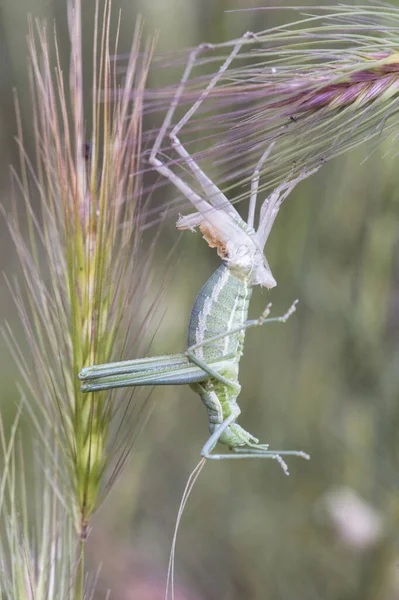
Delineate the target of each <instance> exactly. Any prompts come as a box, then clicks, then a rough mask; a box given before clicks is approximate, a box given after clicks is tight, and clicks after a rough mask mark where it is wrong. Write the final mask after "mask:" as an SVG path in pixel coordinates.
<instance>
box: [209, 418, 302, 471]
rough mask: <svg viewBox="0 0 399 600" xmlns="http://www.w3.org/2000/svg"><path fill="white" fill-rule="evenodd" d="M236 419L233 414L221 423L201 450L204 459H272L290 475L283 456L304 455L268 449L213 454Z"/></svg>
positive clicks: (245, 449) (238, 449) (236, 450)
mask: <svg viewBox="0 0 399 600" xmlns="http://www.w3.org/2000/svg"><path fill="white" fill-rule="evenodd" d="M236 419H237V414H235V413H232V414H231V415H229V416H228V417H227V419H225V420H224V421H223V423H221V424H220V425H219V426H218V427H217V428H216V429H215V431H214V432H213V433H212V435H211V436H210V437H209V439H208V440H207V442H206V443H205V444H204V446H203V448H202V450H201V456H203V457H204V458H206V459H209V460H230V459H238V458H240V459H241V458H271V459H273V460H276V461H277V462H278V463H279V465H280V466H281V467H282V469H283V471H284V473H285V474H286V475H289V471H288V467H287V464H286V463H285V461H284V460H283V459H282V458H281V454H295V455H297V454H299V455H300V456H303V455H304V453H300V452H295V451H292V452H291V451H284V452H276V451H275V450H267V449H266V448H264V449H259V450H258V451H256V450H255V448H232V450H233V452H231V453H223V454H214V453H213V450H214V448H215V446H216V444H217V442H218V440H219V438H220V437H221V436H222V434H223V432H224V431H226V429H227V428H228V427H229V426H230V425H231V424H232V423H234V421H235V420H236ZM306 457H307V455H306ZM307 458H309V457H307Z"/></svg>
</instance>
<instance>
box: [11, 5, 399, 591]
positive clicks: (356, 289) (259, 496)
mask: <svg viewBox="0 0 399 600" xmlns="http://www.w3.org/2000/svg"><path fill="white" fill-rule="evenodd" d="M94 4H95V3H94V1H92V0H86V1H85V2H84V15H83V26H84V31H85V32H86V31H87V34H84V37H85V43H86V41H87V48H88V51H89V49H90V47H91V42H92V40H91V35H92V21H93V11H94ZM249 5H251V6H256V5H258V6H261V5H262V2H260V1H258V3H256V2H255V1H254V2H251V3H249V2H246V0H234V2H233V1H231V0H230V1H228V0H124V1H122V0H115V1H114V17H115V19H116V15H117V10H116V9H119V8H121V9H122V15H123V19H122V38H121V48H122V49H123V48H124V49H128V47H129V45H130V42H131V35H132V32H133V29H134V21H135V17H136V15H137V14H138V13H142V14H143V16H144V19H145V23H146V29H147V31H148V32H149V33H151V32H154V31H159V42H158V46H157V51H158V52H161V53H162V51H163V50H168V51H174V50H177V49H179V48H182V47H185V46H189V45H195V44H197V43H199V42H202V41H210V42H216V41H223V40H226V39H229V38H231V37H234V36H236V35H239V34H240V33H243V32H245V31H247V30H252V31H256V30H259V29H264V28H266V27H268V26H270V25H272V24H274V23H276V22H280V23H281V22H287V21H288V20H289V19H291V18H292V19H294V15H292V14H291V13H289V12H284V11H281V12H276V13H274V12H273V14H270V13H265V12H263V13H262V12H248V13H239V14H235V15H234V14H226V13H225V10H227V9H230V8H237V7H240V6H241V7H247V6H249ZM28 14H32V15H33V16H35V17H44V18H46V19H48V21H49V22H50V23H51V22H52V21H53V20H55V22H56V24H57V28H58V32H59V40H60V44H61V48H62V51H63V52H64V53H65V56H66V55H67V54H66V53H67V40H68V38H67V29H66V11H65V0H53V1H51V2H49V3H45V2H43V1H36V2H34V1H27V0H26V1H24V0H18V1H17V2H16V1H15V0H2V1H1V3H0V57H1V60H0V102H1V108H0V157H1V160H0V190H1V201H2V202H3V203H4V204H5V205H6V206H7V205H8V203H9V197H10V178H9V164H10V163H11V164H16V163H17V148H16V145H15V142H14V135H15V132H16V125H15V119H14V109H13V95H12V90H13V88H14V87H16V88H17V89H18V93H19V95H20V98H21V100H22V111H23V119H24V122H25V125H26V126H27V127H28V131H29V115H30V112H29V109H30V107H29V97H28V83H27V82H28V80H27V68H26V64H27V60H26V58H27V46H26V33H27V15H28ZM26 139H27V144H28V147H29V134H28V135H27V138H26ZM369 150H370V149H369V148H367V147H366V146H364V147H362V148H360V149H359V150H357V151H356V152H352V153H351V154H348V155H345V156H343V157H341V158H339V159H336V160H334V161H332V162H331V163H330V164H328V165H327V166H326V167H325V168H323V169H322V170H321V171H320V172H319V173H318V175H317V176H316V177H313V178H312V179H311V180H309V181H307V182H305V183H304V184H302V185H301V186H300V187H299V188H298V189H297V190H296V191H295V193H294V194H292V196H291V197H290V199H289V201H287V203H286V205H284V207H283V209H282V211H281V213H280V215H279V217H278V220H277V223H276V226H275V228H274V230H273V233H272V235H271V238H270V241H269V242H268V246H267V257H268V260H269V262H270V264H271V267H272V271H273V273H274V275H275V277H276V278H277V280H278V283H279V285H278V287H277V288H276V289H275V290H273V291H272V292H271V293H269V292H266V291H264V292H263V293H262V292H261V291H256V293H255V295H254V300H253V303H252V307H251V314H252V316H258V315H259V314H260V313H261V311H262V310H263V308H264V306H265V304H266V303H267V302H268V301H269V300H270V299H272V300H273V304H274V310H275V312H276V314H280V313H282V312H283V311H285V310H286V308H287V307H288V306H289V305H290V304H291V302H292V300H293V299H294V298H297V297H298V298H299V299H300V304H299V308H298V312H297V314H296V315H295V316H294V317H293V318H292V319H290V321H289V322H288V323H287V324H286V325H285V326H284V327H280V326H277V325H276V326H273V325H271V326H265V327H263V328H262V329H257V330H251V331H250V332H249V333H248V336H247V340H246V348H245V355H244V358H243V360H242V370H241V383H242V386H243V391H242V393H241V396H240V406H241V407H242V415H241V419H240V423H241V424H242V425H243V426H244V427H245V428H246V429H248V430H249V431H251V432H252V433H253V434H254V435H256V436H258V437H259V438H260V439H261V441H262V442H269V443H270V444H271V447H272V448H287V449H288V448H292V449H294V448H295V449H303V450H305V451H307V452H309V453H310V454H311V455H312V459H311V461H310V462H305V461H302V460H300V459H295V458H293V459H292V460H290V461H289V466H290V471H291V475H290V477H285V476H284V475H283V473H282V471H281V470H280V469H279V467H278V466H277V464H275V463H274V462H273V461H261V460H258V461H256V460H254V461H242V462H240V461H239V462H235V461H232V462H231V463H229V462H228V461H227V462H224V463H217V462H215V463H209V464H207V465H206V467H205V469H204V471H203V473H202V475H201V477H200V479H199V481H198V484H197V485H196V487H195V489H194V492H193V494H192V496H191V498H190V500H189V503H188V505H187V508H186V511H185V514H184V518H183V521H182V525H181V529H180V532H179V538H178V545H177V565H176V577H177V580H176V598H177V599H179V600H183V599H187V600H188V599H190V600H197V599H207V600H230V599H231V600H236V599H237V600H238V599H248V600H249V599H251V600H252V599H253V600H294V599H295V600H313V599H314V600H393V599H396V598H398V597H399V548H398V533H399V526H398V518H399V496H398V490H399V470H398V459H399V456H398V451H399V444H398V441H399V440H398V432H399V394H398V389H399V341H398V340H399V337H398V334H399V252H398V250H399V246H398V241H399V239H398V237H399V236H398V231H399V230H398V223H399V197H398V191H397V185H395V184H396V179H397V173H398V164H399V163H398V161H399V158H398V157H397V156H395V153H394V152H393V153H390V154H389V155H388V156H386V157H384V154H385V149H384V147H381V148H379V149H378V151H377V152H376V153H374V154H373V156H371V157H369V158H368V160H367V161H366V162H364V159H365V158H367V157H368V154H369ZM162 193H163V194H165V191H164V190H163V192H162ZM171 197H173V192H172V191H171ZM160 201H164V198H162V199H161V200H160ZM147 235H149V236H151V232H150V233H149V232H147ZM175 240H176V233H175V230H174V224H173V218H171V220H170V223H169V224H168V225H167V227H166V228H165V230H164V232H163V235H162V237H161V238H160V241H159V248H160V251H159V257H160V258H159V264H155V265H154V269H160V268H161V269H162V268H164V266H165V265H164V264H163V263H162V260H163V259H162V256H163V255H165V254H166V252H167V251H168V250H169V249H170V247H171V245H172V244H173V243H174V242H175ZM177 253H178V256H176V262H175V267H174V268H173V276H172V278H171V279H170V281H169V283H168V287H167V290H166V295H165V302H164V306H163V309H162V310H161V311H160V313H159V319H160V320H161V324H160V326H159V328H158V330H157V333H156V336H155V339H154V342H153V344H152V353H153V354H155V353H158V354H160V353H170V352H171V353H173V352H179V351H182V350H183V349H184V348H185V343H186V334H187V324H188V319H189V314H190V310H191V306H192V303H193V301H194V299H195V297H196V294H197V292H198V291H199V289H200V287H201V286H202V284H203V283H204V282H205V280H206V279H207V278H208V276H209V275H210V274H211V272H212V270H213V269H214V268H215V267H216V266H217V264H218V259H217V257H216V256H215V253H214V251H212V250H210V249H209V248H207V246H206V244H205V243H204V242H203V241H202V240H201V238H200V236H199V235H196V236H193V235H189V234H187V233H186V234H185V235H183V236H182V238H181V242H180V245H179V247H178V251H177ZM0 264H1V269H2V270H3V271H5V272H6V274H7V276H8V277H13V276H14V275H15V274H18V265H17V258H16V255H15V253H14V251H13V248H12V245H11V244H10V240H9V237H8V234H7V232H6V228H5V226H4V223H0ZM0 286H1V287H0V289H1V295H0V321H1V322H4V320H7V321H8V322H9V323H10V324H11V325H12V326H13V328H15V331H16V333H17V335H19V332H20V325H19V323H18V321H17V316H16V310H15V308H14V306H13V301H12V298H11V296H10V294H9V292H8V290H7V287H6V284H5V283H4V280H1V281H0ZM156 293H157V289H156V288H154V294H156ZM138 312H139V310H138ZM162 315H164V316H163V318H162V319H161V317H162ZM156 326H157V323H155V324H154V327H156ZM21 339H22V338H21ZM0 347H1V355H2V361H1V366H0V374H1V381H2V384H1V388H0V389H1V399H0V401H1V411H2V414H3V416H4V419H5V420H6V421H11V419H12V417H13V414H14V413H15V405H16V402H17V401H18V393H17V391H16V386H15V381H16V380H17V377H18V375H17V371H16V369H15V367H14V365H13V362H12V359H11V357H10V355H9V353H8V350H7V349H6V347H5V345H4V343H3V341H2V340H1V339H0ZM126 358H129V356H126ZM151 402H152V403H153V405H154V410H153V412H152V414H151V417H150V420H149V422H148V424H147V425H146V427H145V429H144V431H143V433H142V435H141V436H140V438H139V440H138V441H137V443H136V445H135V449H134V452H133V455H132V458H131V460H130V462H129V464H128V466H127V468H126V469H125V471H124V473H123V475H122V477H121V479H120V480H119V481H118V483H117V484H116V486H115V488H114V490H113V491H112V493H111V494H110V496H109V497H108V499H107V501H106V503H105V505H104V506H103V507H102V509H101V510H100V511H99V513H98V515H97V517H96V518H95V520H94V522H93V524H92V525H93V528H92V531H91V535H90V538H89V540H88V555H89V566H90V568H91V570H92V573H95V571H96V570H97V568H98V565H100V564H101V570H100V574H99V580H98V585H97V587H98V592H97V595H96V598H98V599H102V598H105V597H106V593H107V590H108V589H111V590H112V594H111V598H114V599H116V600H130V599H139V600H147V599H148V600H150V599H151V600H152V599H157V598H162V597H163V592H164V586H165V575H166V570H167V563H168V556H169V549H170V544H171V540H172V535H173V528H174V522H175V518H176V513H177V509H178V505H179V502H180V498H181V494H182V492H183V489H184V485H185V482H186V479H187V477H188V474H189V473H190V471H191V470H192V468H193V467H194V466H195V464H196V461H197V460H198V457H199V452H200V450H201V447H202V445H203V443H204V442H205V440H206V438H207V435H208V430H207V421H206V414H205V411H204V408H203V406H202V405H201V403H200V401H199V399H198V397H196V395H195V394H194V393H193V392H191V391H190V390H189V389H188V388H184V387H182V388H177V387H170V388H165V389H155V390H154V392H153V394H152V398H151ZM26 435H29V432H28V430H27V433H26Z"/></svg>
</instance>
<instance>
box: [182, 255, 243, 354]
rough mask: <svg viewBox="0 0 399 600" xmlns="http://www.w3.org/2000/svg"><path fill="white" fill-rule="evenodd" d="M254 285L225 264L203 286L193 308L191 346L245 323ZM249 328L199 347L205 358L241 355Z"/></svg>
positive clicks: (190, 330) (199, 352) (199, 351)
mask: <svg viewBox="0 0 399 600" xmlns="http://www.w3.org/2000/svg"><path fill="white" fill-rule="evenodd" d="M251 294H252V286H250V285H249V283H248V282H246V281H244V280H242V279H239V278H238V277H236V276H235V275H233V273H232V272H231V271H230V270H229V269H228V268H227V267H226V265H224V264H222V265H221V266H220V267H219V268H218V269H216V271H215V272H214V273H213V275H211V277H210V278H209V279H208V281H207V282H206V283H205V284H204V286H203V287H202V289H201V290H200V292H199V294H198V296H197V298H196V300H195V303H194V306H193V309H192V311H191V318H190V326H189V334H188V347H190V346H193V345H195V344H199V343H203V342H204V340H206V339H208V338H210V337H213V336H215V335H218V334H221V333H227V332H229V331H231V330H232V329H235V328H236V327H239V326H240V325H243V324H244V323H245V322H246V320H247V316H248V305H249V300H250V298H251ZM244 336H245V331H244V330H242V331H240V332H237V333H234V334H232V335H228V336H226V337H223V338H221V339H219V340H217V341H215V342H211V343H209V344H205V345H204V346H201V347H199V348H198V349H197V350H195V355H196V356H198V358H201V359H202V360H204V361H205V362H208V361H212V360H218V359H220V358H222V357H224V356H234V357H237V358H238V357H239V356H240V355H241V352H242V344H243V342H244Z"/></svg>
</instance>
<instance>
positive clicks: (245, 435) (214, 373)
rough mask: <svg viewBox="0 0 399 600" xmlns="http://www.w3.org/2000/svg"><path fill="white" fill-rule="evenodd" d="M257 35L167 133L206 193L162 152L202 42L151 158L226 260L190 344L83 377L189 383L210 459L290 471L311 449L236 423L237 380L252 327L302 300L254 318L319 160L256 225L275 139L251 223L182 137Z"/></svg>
mask: <svg viewBox="0 0 399 600" xmlns="http://www.w3.org/2000/svg"><path fill="white" fill-rule="evenodd" d="M251 35H253V34H249V33H248V34H246V35H245V36H244V37H243V38H241V40H239V41H238V42H237V44H236V46H235V47H234V49H233V51H232V53H231V54H230V56H229V57H228V58H227V60H226V61H225V62H224V64H223V65H222V67H221V69H219V71H218V73H217V74H216V75H215V76H214V77H213V78H212V79H211V81H210V83H209V85H208V87H207V88H206V90H205V91H204V92H203V93H202V94H201V96H200V97H199V99H198V100H197V102H196V103H195V104H194V105H193V106H192V107H191V108H190V110H189V111H188V112H187V113H186V114H185V115H184V116H183V118H182V119H181V120H180V121H179V122H178V123H177V125H175V127H174V128H173V129H172V131H171V133H170V135H169V137H170V140H171V144H172V148H173V149H174V150H175V151H176V152H177V154H178V155H179V157H180V158H181V159H182V160H183V162H184V164H185V166H186V167H187V168H188V169H189V170H190V171H191V172H192V174H193V175H194V177H195V178H196V180H197V182H198V183H199V185H200V186H201V188H202V190H203V192H204V196H205V198H206V199H204V198H202V197H201V196H200V195H199V194H198V193H197V192H196V191H195V190H194V189H192V188H191V187H190V186H189V185H188V184H187V183H186V182H185V181H184V180H183V179H181V178H180V177H179V176H178V175H177V174H176V173H175V172H174V171H173V170H172V169H171V168H170V166H168V165H167V164H164V163H163V162H162V161H161V160H160V158H159V157H158V154H159V150H160V147H161V144H162V141H163V139H164V137H165V136H166V132H167V130H168V128H169V127H170V124H171V122H172V117H173V114H174V112H175V109H176V107H177V105H178V102H179V99H180V96H181V93H182V90H183V87H184V85H185V83H186V81H187V79H188V77H189V74H190V71H191V69H192V67H193V65H194V63H195V60H196V57H197V54H198V52H200V51H201V49H202V48H203V46H200V47H199V48H197V49H196V50H194V51H193V52H192V53H191V55H190V58H189V60H188V63H187V67H186V70H185V73H184V75H183V78H182V80H181V82H180V85H179V87H178V89H177V92H176V95H175V98H174V100H173V102H172V103H171V106H170V108H169V110H168V112H167V115H166V117H165V120H164V123H163V125H162V127H161V129H160V131H159V133H158V136H157V139H156V141H155V144H154V147H153V149H152V151H151V155H150V163H151V164H152V166H153V167H154V169H155V170H156V171H157V172H158V173H160V174H161V175H163V176H164V177H166V178H167V179H168V180H169V181H170V182H171V183H172V184H173V185H175V186H176V187H177V188H178V189H179V190H180V192H182V193H183V194H184V196H185V197H186V198H187V199H188V200H189V201H190V202H191V204H192V205H193V206H194V207H195V209H196V211H197V212H195V213H194V214H191V215H188V216H181V217H180V218H179V220H178V222H177V228H178V229H190V230H193V229H195V228H196V227H199V229H200V231H201V232H202V234H203V236H204V238H205V240H206V241H207V242H208V244H209V245H210V246H211V247H214V248H216V249H217V252H218V254H219V256H220V257H221V259H222V264H221V266H220V267H219V268H218V269H217V270H216V271H215V272H214V273H213V275H211V277H210V278H209V279H208V281H207V282H206V283H205V285H204V286H203V287H202V289H201V290H200V292H199V294H198V296H197V298H196V300H195V303H194V306H193V309H192V312H191V318H190V323H189V332H188V349H187V350H186V352H184V353H181V354H173V355H167V356H156V357H151V358H143V359H137V360H130V361H123V362H117V363H111V364H105V365H97V366H91V367H86V368H84V369H82V371H81V373H80V374H79V377H80V379H81V380H82V381H83V384H82V387H81V389H82V391H84V392H93V391H97V390H106V389H112V388H118V387H126V386H141V385H183V384H188V385H190V387H191V388H192V389H193V391H195V392H196V393H197V394H199V396H200V397H201V400H202V402H203V403H204V405H205V407H206V409H207V413H208V421H209V430H210V433H211V435H210V437H209V439H208V440H207V442H206V443H205V445H204V447H203V448H202V451H201V455H202V456H203V457H204V458H206V459H219V460H220V459H234V458H255V457H257V458H273V459H275V460H277V461H278V462H279V463H280V464H281V466H282V467H283V469H284V471H285V472H286V473H287V474H288V469H287V466H286V464H285V462H284V461H283V459H282V455H297V456H301V457H303V458H309V457H308V455H307V454H305V453H304V452H301V451H295V450H283V451H275V450H269V449H268V445H266V444H259V440H258V439H257V438H256V437H254V436H253V435H252V434H251V433H249V432H247V431H245V429H243V428H242V427H241V426H240V425H238V424H237V422H236V421H237V418H238V416H239V414H240V408H239V406H238V403H237V398H238V395H239V393H240V391H241V386H240V384H239V381H238V374H239V364H240V359H241V356H242V354H243V347H244V338H245V332H246V329H248V328H250V327H255V326H260V325H263V324H264V323H270V322H282V323H284V322H285V321H286V320H287V319H288V317H289V316H290V315H291V314H292V313H293V312H294V310H295V305H296V302H294V304H293V305H292V306H291V308H290V309H289V310H288V311H287V312H286V314H285V315H283V316H280V317H269V314H270V309H271V305H270V304H269V305H268V306H267V308H266V310H265V311H264V313H263V314H262V315H261V317H260V318H259V319H256V320H248V307H249V302H250V299H251V295H252V290H253V287H254V286H256V285H261V286H263V287H266V288H268V289H270V288H272V287H274V286H275V285H276V281H275V279H274V277H273V275H272V273H271V270H270V267H269V265H268V262H267V260H266V258H265V256H264V253H263V250H264V247H265V244H266V241H267V239H268V236H269V234H270V231H271V228H272V226H273V223H274V220H275V218H276V216H277V213H278V210H279V207H280V205H281V203H282V202H283V200H284V199H285V198H286V197H287V196H288V195H289V193H290V192H291V191H292V189H293V188H294V187H295V186H296V185H297V183H299V182H300V181H302V180H303V179H305V178H306V177H308V176H309V175H311V174H312V173H314V172H315V171H316V170H317V169H318V168H319V167H316V168H314V169H311V170H304V171H303V172H302V173H301V174H300V175H299V176H298V177H296V178H295V179H292V180H289V181H286V182H284V183H282V184H280V185H279V186H278V187H277V188H276V189H275V190H274V191H273V192H272V193H271V194H270V195H269V196H268V198H267V199H266V200H265V201H264V202H263V203H262V206H261V208H260V211H259V222H258V227H257V229H256V230H255V228H254V220H255V209H256V202H257V192H258V186H259V177H260V175H259V174H260V171H261V168H262V165H263V164H264V162H265V161H266V160H267V158H268V156H269V154H270V152H271V151H272V148H273V144H271V145H270V146H269V147H268V148H267V149H266V151H265V152H264V153H263V155H262V156H261V158H260V160H259V162H258V164H257V166H256V169H255V171H254V174H253V177H252V180H251V195H250V201H249V214H248V221H247V222H245V221H244V220H243V219H242V218H241V217H240V215H239V213H238V212H237V210H236V209H235V208H234V206H233V205H232V203H231V202H230V201H229V200H228V198H227V197H226V196H225V195H224V194H223V193H222V192H221V190H220V189H219V188H218V187H217V186H216V185H215V184H214V183H213V182H212V181H211V180H210V179H209V178H208V176H207V175H206V174H205V173H204V172H203V171H202V170H201V168H200V167H199V166H198V164H197V163H196V162H195V161H194V159H193V158H192V156H191V155H190V154H189V153H188V152H187V151H186V149H185V148H184V147H183V145H182V144H181V142H180V141H179V139H178V137H177V134H178V132H179V131H180V129H181V128H182V127H183V125H185V123H187V121H188V120H189V119H190V118H191V116H192V115H193V114H194V112H195V111H196V110H197V109H198V107H199V106H200V104H201V103H202V102H203V101H204V99H205V98H206V96H207V94H209V92H210V90H211V89H212V87H213V86H214V85H215V84H216V82H217V80H218V78H219V77H220V75H221V73H222V72H223V71H224V70H226V69H227V67H228V65H229V64H230V62H231V61H232V60H233V58H234V56H235V55H236V54H237V52H238V51H239V49H240V48H241V46H242V44H243V43H244V41H245V39H247V38H248V37H249V36H251ZM217 442H220V443H221V444H224V445H225V446H227V447H228V448H229V449H230V452H229V453H215V452H214V448H215V446H216V444H217Z"/></svg>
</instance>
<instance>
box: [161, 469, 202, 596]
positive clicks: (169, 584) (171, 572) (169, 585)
mask: <svg viewBox="0 0 399 600" xmlns="http://www.w3.org/2000/svg"><path fill="white" fill-rule="evenodd" d="M205 463H206V458H201V460H200V461H199V463H198V464H197V465H196V467H194V469H193V470H192V471H191V473H190V475H189V478H188V479H187V483H186V487H185V488H184V492H183V495H182V498H181V501H180V506H179V512H178V513H177V517H176V524H175V530H174V532H173V540H172V546H171V548H170V554H169V565H168V575H167V578H166V590H165V600H168V598H169V589H170V591H171V600H175V585H174V584H175V550H176V540H177V532H178V531H179V527H180V521H181V519H182V516H183V512H184V509H185V507H186V504H187V500H188V499H189V497H190V494H191V492H192V490H193V488H194V485H195V484H196V482H197V479H198V477H199V475H200V473H201V471H202V469H203V468H204V466H205Z"/></svg>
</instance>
